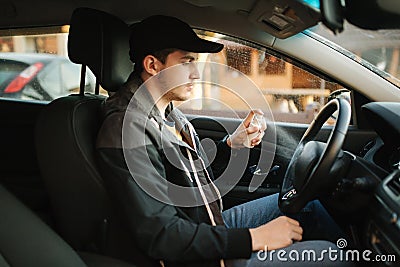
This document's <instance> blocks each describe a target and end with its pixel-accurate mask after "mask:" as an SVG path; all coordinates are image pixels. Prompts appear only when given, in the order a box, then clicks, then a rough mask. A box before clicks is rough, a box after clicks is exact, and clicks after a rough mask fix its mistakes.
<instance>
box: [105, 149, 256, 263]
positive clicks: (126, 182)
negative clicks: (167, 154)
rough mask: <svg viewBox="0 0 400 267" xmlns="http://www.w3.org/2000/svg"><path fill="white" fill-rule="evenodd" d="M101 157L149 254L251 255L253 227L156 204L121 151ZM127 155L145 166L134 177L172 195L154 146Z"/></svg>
mask: <svg viewBox="0 0 400 267" xmlns="http://www.w3.org/2000/svg"><path fill="white" fill-rule="evenodd" d="M98 154H99V160H100V168H101V169H102V172H103V174H105V175H104V179H105V180H106V184H107V187H108V189H109V191H111V194H112V196H113V197H114V198H115V201H116V203H117V204H118V205H119V207H118V208H121V209H122V212H123V215H125V216H126V219H127V220H128V222H129V225H130V231H131V233H132V234H133V237H134V239H135V240H136V242H137V244H138V247H140V248H141V249H142V250H143V251H144V252H145V253H146V254H147V255H149V256H150V257H153V258H154V259H160V260H167V261H201V260H218V259H221V258H224V259H231V258H248V257H250V255H251V237H250V233H249V230H248V229H227V228H226V227H225V226H211V225H209V224H206V223H201V224H196V223H194V222H192V221H191V220H190V218H185V217H184V215H183V213H182V212H181V213H179V212H180V209H177V208H175V207H174V206H172V205H168V204H165V203H163V202H162V201H158V200H156V199H155V198H153V197H152V196H150V195H149V194H147V193H146V192H145V191H144V190H143V189H142V187H141V186H139V185H138V183H137V182H136V180H135V179H133V176H132V175H131V172H130V171H129V170H128V166H127V164H126V163H125V158H124V151H123V150H122V149H121V148H98ZM127 155H129V157H131V158H132V159H133V160H135V162H136V164H137V165H138V166H140V168H137V169H135V170H134V174H133V175H134V176H135V177H139V178H141V179H143V180H142V181H147V182H148V183H152V185H153V186H154V188H156V189H157V190H158V191H159V192H161V193H165V192H167V188H166V184H165V169H164V166H163V163H162V159H161V157H160V155H159V153H158V151H157V149H156V148H155V147H154V146H153V145H151V144H150V145H146V146H142V147H137V148H135V149H131V150H129V151H125V157H126V156H127ZM148 159H151V163H152V165H153V166H152V167H149V164H148Z"/></svg>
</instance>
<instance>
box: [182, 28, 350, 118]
mask: <svg viewBox="0 0 400 267" xmlns="http://www.w3.org/2000/svg"><path fill="white" fill-rule="evenodd" d="M200 35H203V36H202V37H203V38H209V39H212V40H216V41H218V42H222V43H224V45H225V47H224V49H223V50H222V51H221V52H220V53H218V54H208V55H205V56H202V55H200V58H199V61H202V60H203V61H205V62H206V63H205V65H204V68H202V67H199V68H200V72H201V75H203V77H206V76H207V75H208V78H207V80H209V81H211V82H206V83H204V84H202V83H201V84H200V85H198V86H196V87H195V89H194V90H193V91H192V96H193V98H194V99H197V100H196V101H188V102H186V103H183V104H182V105H180V109H181V110H183V112H185V113H187V114H197V115H206V116H219V117H237V116H238V115H239V117H242V116H244V115H245V114H247V112H248V110H249V103H252V102H257V101H258V102H259V101H260V98H263V101H265V103H268V105H269V107H270V110H271V112H272V115H273V118H274V120H275V121H278V122H295V123H310V122H311V121H312V120H313V118H314V116H315V114H317V113H318V111H319V110H320V109H321V108H322V106H323V105H324V104H325V103H326V102H327V100H328V96H329V94H330V93H331V92H332V91H335V90H337V89H341V88H343V86H341V85H340V84H337V83H334V82H331V81H327V80H325V79H323V78H321V77H319V76H317V75H314V74H312V73H310V72H309V71H307V70H306V69H304V68H302V67H299V66H296V65H294V64H292V63H290V62H289V61H288V60H285V59H284V58H282V57H279V56H277V55H275V54H273V53H271V52H268V51H267V50H266V49H264V48H261V47H257V46H254V45H253V44H250V43H246V42H244V41H241V40H238V39H234V38H231V37H229V38H228V37H226V36H222V35H220V34H218V36H217V37H216V34H212V33H211V34H209V33H204V32H202V33H201V34H200ZM210 36H212V37H210ZM211 62H214V63H211ZM209 63H211V64H209ZM215 63H218V64H221V65H225V66H226V65H227V66H228V67H226V68H225V69H224V68H222V67H218V66H220V65H214V64H215ZM199 66H200V65H199ZM215 66H216V67H215ZM216 69H219V70H216ZM248 79H249V80H251V82H252V83H254V86H255V87H256V88H257V90H258V91H259V94H254V96H253V99H252V98H251V97H252V96H251V95H250V90H249V89H250V88H248V85H249V83H248V81H245V80H248ZM224 81H225V82H226V81H228V83H230V84H234V85H240V84H243V86H242V87H240V86H238V89H235V90H229V88H227V87H226V86H224V85H223V84H224ZM244 99H247V100H248V99H249V101H247V100H244ZM179 104H180V103H179Z"/></svg>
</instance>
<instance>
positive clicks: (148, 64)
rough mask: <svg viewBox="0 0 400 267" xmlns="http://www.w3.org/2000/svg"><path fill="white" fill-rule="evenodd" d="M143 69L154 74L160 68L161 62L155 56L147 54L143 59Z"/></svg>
mask: <svg viewBox="0 0 400 267" xmlns="http://www.w3.org/2000/svg"><path fill="white" fill-rule="evenodd" d="M143 70H144V71H145V72H147V73H148V74H149V75H150V76H154V75H156V74H157V73H159V72H160V71H161V70H162V63H161V62H160V61H159V60H158V59H157V58H156V57H155V56H152V55H147V56H146V57H145V58H144V59H143Z"/></svg>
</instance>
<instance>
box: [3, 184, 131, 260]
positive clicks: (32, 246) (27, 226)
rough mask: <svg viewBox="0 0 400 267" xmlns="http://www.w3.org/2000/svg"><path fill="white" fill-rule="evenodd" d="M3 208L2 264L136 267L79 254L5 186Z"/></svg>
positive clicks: (100, 257) (89, 254) (91, 255)
mask: <svg viewBox="0 0 400 267" xmlns="http://www.w3.org/2000/svg"><path fill="white" fill-rule="evenodd" d="M0 211H1V214H2V216H1V218H0V266H13V267H25V266H29V267H54V266H57V267H85V266H92V267H134V266H133V265H131V264H128V263H125V262H122V261H119V260H116V259H112V258H109V257H104V256H101V255H95V254H91V253H82V254H80V255H78V254H77V253H76V252H75V251H74V250H73V249H72V248H71V247H70V246H69V245H68V244H67V243H66V242H65V241H64V240H62V239H61V238H60V237H59V236H58V235H57V234H56V233H55V232H54V231H53V230H52V229H51V228H50V227H49V226H48V225H46V224H45V223H44V222H43V221H41V220H40V219H39V217H37V216H36V215H35V214H34V213H33V212H32V211H31V210H29V208H27V207H26V206H24V205H23V204H22V203H21V202H20V201H19V200H18V199H17V198H16V197H14V196H13V195H12V194H11V193H9V192H8V191H7V190H6V189H5V188H4V187H3V186H1V185H0Z"/></svg>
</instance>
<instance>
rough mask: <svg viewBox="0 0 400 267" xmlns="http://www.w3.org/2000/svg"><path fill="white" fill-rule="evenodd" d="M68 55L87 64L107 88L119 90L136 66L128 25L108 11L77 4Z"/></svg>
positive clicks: (80, 62)
mask: <svg viewBox="0 0 400 267" xmlns="http://www.w3.org/2000/svg"><path fill="white" fill-rule="evenodd" d="M68 55H69V58H70V60H71V61H72V62H74V63H77V64H84V65H86V66H88V67H89V68H90V70H91V71H92V72H93V74H94V75H95V76H96V78H97V79H98V81H99V83H100V85H101V86H102V87H103V88H104V89H105V90H107V91H116V90H118V88H119V87H120V86H121V85H122V84H123V83H124V82H125V81H126V79H127V78H128V76H129V74H130V73H131V72H132V69H133V64H132V62H131V61H130V60H129V27H128V25H127V24H126V23H125V22H124V21H122V20H121V19H119V18H118V17H116V16H114V15H111V14H108V13H106V12H103V11H99V10H95V9H91V8H85V7H84V8H77V9H75V10H74V12H73V13H72V17H71V22H70V30H69V35H68Z"/></svg>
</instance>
